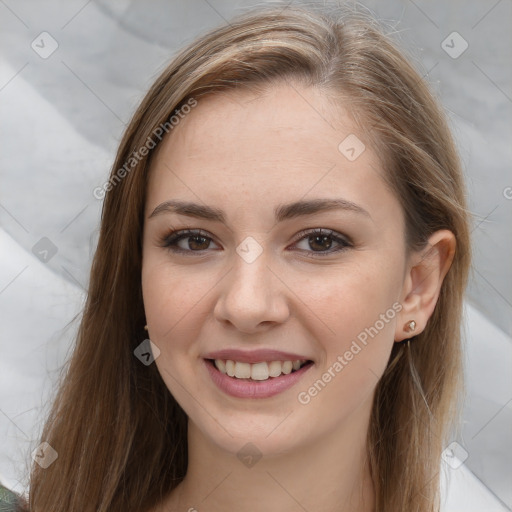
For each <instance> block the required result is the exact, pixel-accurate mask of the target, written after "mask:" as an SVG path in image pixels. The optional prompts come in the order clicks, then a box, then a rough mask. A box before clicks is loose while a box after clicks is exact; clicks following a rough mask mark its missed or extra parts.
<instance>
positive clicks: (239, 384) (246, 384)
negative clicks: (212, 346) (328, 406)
mask: <svg viewBox="0 0 512 512" xmlns="http://www.w3.org/2000/svg"><path fill="white" fill-rule="evenodd" d="M267 352H268V351H267ZM216 354H218V353H217V352H216ZM245 354H247V352H246V353H245ZM273 355H275V354H273ZM289 355H291V354H288V356H289ZM288 356H287V357H288ZM212 359H213V358H212ZM216 359H222V358H220V357H217V358H216ZM228 359H229V358H228ZM296 359H305V358H304V357H303V358H300V357H297V358H296ZM278 360H279V359H267V361H278ZM284 360H285V361H289V359H284ZM238 361H240V359H238ZM241 362H248V361H241ZM255 362H259V361H255ZM203 363H204V364H205V366H206V369H207V371H208V373H209V374H210V377H211V379H212V381H213V382H214V383H215V385H216V386H217V387H218V388H219V389H220V390H221V391H223V392H224V393H226V394H228V395H231V396H234V397H237V398H269V397H272V396H275V395H278V394H279V393H282V392H284V391H286V390H287V389H289V388H291V387H292V386H294V385H295V384H297V382H298V381H299V380H300V379H301V378H302V377H303V376H304V374H305V373H306V372H307V371H308V370H309V369H310V368H311V367H312V366H313V365H314V363H313V362H310V363H308V364H306V365H305V366H303V367H302V368H300V369H299V370H297V371H294V372H292V373H289V374H288V375H283V374H281V375H280V376H279V377H269V378H268V379H267V380H262V381H254V380H251V379H237V378H234V377H229V376H228V375H225V374H224V373H222V372H220V371H219V370H217V368H216V367H215V365H214V364H213V362H212V361H210V360H207V359H203Z"/></svg>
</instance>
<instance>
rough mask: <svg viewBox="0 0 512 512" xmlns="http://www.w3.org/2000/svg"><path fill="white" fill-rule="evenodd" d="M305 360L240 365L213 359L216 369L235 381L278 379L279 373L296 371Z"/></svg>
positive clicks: (237, 362)
mask: <svg viewBox="0 0 512 512" xmlns="http://www.w3.org/2000/svg"><path fill="white" fill-rule="evenodd" d="M306 361H307V360H306V359H298V360H296V361H270V362H268V363H267V362H262V363H254V364H251V363H240V362H239V361H231V360H230V359H228V360H227V361H224V360H222V359H215V366H216V367H217V369H218V370H219V371H220V372H222V373H225V374H227V375H229V376H230V377H236V378H237V379H253V380H267V379H268V378H269V377H279V375H281V373H284V374H285V375H287V374H289V373H291V371H292V370H298V369H299V368H300V367H301V365H302V364H303V363H305V362H306Z"/></svg>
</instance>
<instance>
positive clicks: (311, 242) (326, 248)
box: [295, 229, 353, 257]
mask: <svg viewBox="0 0 512 512" xmlns="http://www.w3.org/2000/svg"><path fill="white" fill-rule="evenodd" d="M333 241H334V244H337V246H336V245H335V246H334V249H332V247H333ZM298 242H305V245H306V246H308V247H310V248H311V249H313V250H310V249H308V247H306V249H299V250H301V251H302V250H305V251H306V252H309V253H310V255H311V256H313V257H323V256H328V255H329V254H333V253H335V252H340V251H343V250H345V249H347V248H349V247H353V244H352V243H351V242H350V241H349V239H348V237H346V236H345V235H342V234H341V233H336V232H335V231H332V230H331V229H313V230H308V231H302V232H301V233H299V238H298V241H297V242H296V243H295V244H297V243H298ZM331 249H332V250H331Z"/></svg>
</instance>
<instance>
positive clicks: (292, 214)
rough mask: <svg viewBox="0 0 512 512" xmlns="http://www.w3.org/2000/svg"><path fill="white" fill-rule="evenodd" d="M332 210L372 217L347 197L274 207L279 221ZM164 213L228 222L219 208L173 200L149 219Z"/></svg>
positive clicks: (162, 205) (160, 205)
mask: <svg viewBox="0 0 512 512" xmlns="http://www.w3.org/2000/svg"><path fill="white" fill-rule="evenodd" d="M332 210H345V211H348V212H353V213H358V214H360V215H364V216H366V217H368V218H370V219H371V215H370V214H369V213H368V212H367V211H366V210H365V209H364V208H362V207H361V206H359V205H357V204H356V203H353V202H351V201H347V200H346V199H311V200H306V201H295V202H293V203H288V204H281V205H278V206H276V208H274V216H275V219H276V221H277V222H282V221H285V220H289V219H293V218H297V217H303V216H306V215H313V214H315V213H321V212H326V211H332ZM163 213H177V214H178V215H185V216H187V217H195V218H198V219H206V220H211V221H215V222H221V223H222V224H226V216H225V214H224V212H223V211H222V210H220V209H219V208H214V207H211V206H206V205H202V204H198V203H193V202H190V201H179V200H171V201H165V202H163V203H161V204H159V205H158V206H157V207H156V208H155V209H154V210H153V212H152V213H151V214H150V215H149V217H148V219H151V218H152V217H156V216H157V215H161V214H163Z"/></svg>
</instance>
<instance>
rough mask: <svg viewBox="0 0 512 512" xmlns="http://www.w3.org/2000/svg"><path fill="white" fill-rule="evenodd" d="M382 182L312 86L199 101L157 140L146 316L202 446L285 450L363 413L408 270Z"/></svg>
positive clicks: (148, 221)
mask: <svg viewBox="0 0 512 512" xmlns="http://www.w3.org/2000/svg"><path fill="white" fill-rule="evenodd" d="M349 136H350V137H349ZM347 137H349V138H348V139H347ZM355 137H357V139H356V138H355ZM345 139H346V140H345ZM358 139H359V140H358ZM340 143H341V144H340ZM361 143H364V144H365V146H366V147H365V149H363V146H361ZM361 150H362V151H361ZM382 176H383V170H382V167H381V163H380V162H379V159H378V158H377V156H376V154H375V153H374V152H373V151H372V149H371V147H370V145H369V142H368V141H365V140H364V138H363V136H362V134H361V133H360V132H359V130H358V128H357V126H356V125H355V124H354V123H353V122H352V121H351V119H350V117H349V116H348V114H347V112H346V111H344V110H343V108H340V107H338V108H337V109H336V110H335V109H334V108H333V105H332V103H329V102H328V100H327V99H326V98H325V97H324V96H323V95H322V93H321V92H320V91H318V90H316V89H311V88H309V89H307V88H302V87H298V86H295V87H293V88H292V87H290V86H289V85H284V84H283V85H275V86H273V87H271V88H269V89H268V90H266V92H265V93H264V94H255V93H250V92H247V91H243V92H241V91H236V92H229V93H226V94H224V95H215V96H211V97H208V98H204V99H200V100H199V102H198V105H197V106H196V107H195V108H194V109H193V110H192V111H191V113H189V114H188V115H187V116H186V117H185V118H184V119H182V120H181V121H180V124H179V125H177V126H176V127H175V128H174V129H173V131H172V132H171V133H170V136H168V138H167V139H164V141H163V142H162V144H161V146H160V147H159V150H158V152H157V154H156V155H155V159H154V160H153V163H152V167H151V170H150V179H149V183H148V189H147V197H146V209H145V222H144V236H143V267H142V287H143V298H144V307H145V312H146V319H147V324H148V326H149V336H150V338H151V340H152V342H153V343H154V344H155V345H156V346H157V347H158V348H159V350H160V355H159V356H158V357H157V359H156V360H155V363H156V365H157V367H158V370H159V372H160V374H161V376H162V378H163V380H164V381H165V383H166V385H167V387H168V389H169V391H170V392H171V393H172V394H173V396H174V397H175V398H176V400H177V401H178V402H179V403H180V405H181V406H182V408H183V409H184V410H185V412H186V413H187V415H188V417H189V422H191V423H192V425H193V426H194V428H195V429H196V430H197V431H198V432H201V433H202V435H203V436H204V438H207V439H208V440H210V441H211V442H212V443H214V444H215V445H217V446H219V447H222V448H223V449H226V450H229V451H231V452H233V453H236V452H237V451H238V450H239V449H240V447H241V446H243V445H244V444H245V443H246V442H249V441H250V442H252V443H254V444H255V445H256V446H257V447H258V449H259V450H260V451H261V452H262V453H264V454H271V453H280V452H285V451H287V450H291V449H295V448H297V447H299V446H301V445H303V446H304V445H306V444H308V443H314V442H315V441H316V440H320V439H322V438H325V437H326V436H332V435H335V434H336V432H341V431H342V430H343V429H344V428H345V426H346V425H348V424H350V422H351V421H352V420H353V419H354V418H355V417H356V416H358V415H360V413H361V410H366V411H369V410H370V407H371V399H372V396H373V392H374V390H375V386H376V384H377V382H378V379H379V377H380V376H381V375H382V373H383V371H384V369H385V367H386V364H387V361H388V358H389V354H390V351H391V349H392V346H393V342H394V332H395V324H396V321H397V312H398V311H399V310H400V307H401V306H400V304H399V302H398V301H399V299H400V294H401V290H402V286H403V282H404V274H405V268H406V250H405V241H404V218H403V213H402V210H401V207H400V205H399V202H398V200H397V198H396V197H395V196H394V195H393V193H392V192H391V191H390V190H389V189H388V188H387V186H386V185H385V182H384V180H383V178H382ZM170 201H173V202H186V203H195V204H196V205H197V207H190V206H189V207H186V208H178V207H177V206H176V204H177V203H174V205H175V206H172V205H171V204H170V203H168V202H170ZM297 202H304V204H303V205H302V207H301V206H300V205H295V207H293V206H291V207H290V205H292V204H293V203H297ZM166 203H167V204H166ZM322 205H324V207H325V206H326V205H330V206H331V207H330V208H323V207H322ZM215 360H216V361H217V362H216V363H215ZM287 361H290V362H287ZM290 370H292V371H291V372H290ZM230 375H231V376H230Z"/></svg>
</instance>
